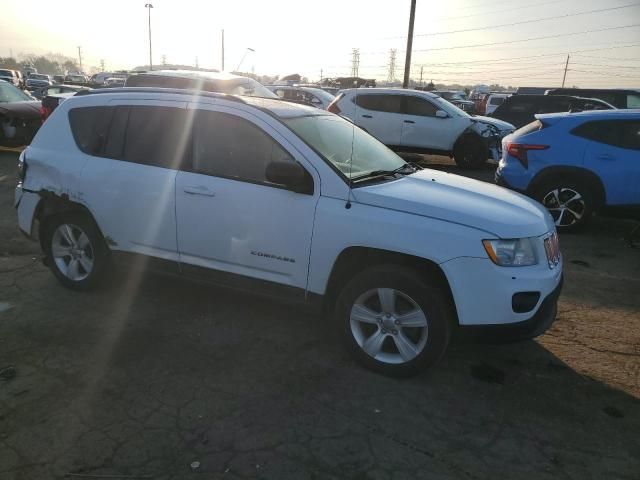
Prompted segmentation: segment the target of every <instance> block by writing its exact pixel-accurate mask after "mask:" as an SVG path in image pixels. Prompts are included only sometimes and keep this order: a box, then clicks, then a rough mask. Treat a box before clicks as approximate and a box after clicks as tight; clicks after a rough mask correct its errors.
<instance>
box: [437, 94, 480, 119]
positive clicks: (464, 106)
mask: <svg viewBox="0 0 640 480" xmlns="http://www.w3.org/2000/svg"><path fill="white" fill-rule="evenodd" d="M431 93H433V94H435V95H438V96H439V97H442V98H444V99H445V100H448V101H449V102H451V103H453V104H454V105H455V106H456V107H458V108H459V109H461V110H464V111H465V112H467V113H468V114H469V115H473V114H474V113H476V104H475V102H473V101H471V100H469V99H468V98H467V96H466V94H465V93H464V92H461V91H456V90H433V91H432V92H431Z"/></svg>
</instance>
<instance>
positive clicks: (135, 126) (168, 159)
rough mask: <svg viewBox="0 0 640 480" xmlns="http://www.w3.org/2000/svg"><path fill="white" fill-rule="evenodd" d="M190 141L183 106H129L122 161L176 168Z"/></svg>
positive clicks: (182, 158) (180, 163)
mask: <svg viewBox="0 0 640 480" xmlns="http://www.w3.org/2000/svg"><path fill="white" fill-rule="evenodd" d="M115 126H116V128H117V125H115ZM110 135H111V134H110ZM189 143H190V141H189V131H188V126H187V114H186V111H185V110H184V109H182V108H172V107H151V106H131V107H129V121H128V123H127V130H126V133H125V138H124V148H123V151H122V160H125V161H127V162H134V163H142V164H144V165H153V166H156V167H163V168H172V169H179V168H180V167H181V166H182V164H183V160H184V158H185V156H186V154H187V153H188V152H187V150H188V148H189Z"/></svg>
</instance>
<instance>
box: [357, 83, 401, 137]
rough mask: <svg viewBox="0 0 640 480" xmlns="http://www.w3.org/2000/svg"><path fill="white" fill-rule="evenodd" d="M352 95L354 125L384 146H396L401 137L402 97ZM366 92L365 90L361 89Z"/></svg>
mask: <svg viewBox="0 0 640 480" xmlns="http://www.w3.org/2000/svg"><path fill="white" fill-rule="evenodd" d="M358 90H359V89H356V91H355V93H354V98H353V100H354V103H355V104H356V108H355V112H354V116H355V118H354V123H355V124H356V125H358V126H359V127H362V128H363V129H365V130H366V131H367V132H368V133H370V134H371V135H373V136H374V137H376V138H377V139H378V140H380V141H381V142H382V143H384V144H385V145H389V146H398V145H400V138H401V136H402V116H403V115H402V95H389V94H388V93H384V94H378V93H362V94H360V92H359V91H358ZM362 90H366V89H362Z"/></svg>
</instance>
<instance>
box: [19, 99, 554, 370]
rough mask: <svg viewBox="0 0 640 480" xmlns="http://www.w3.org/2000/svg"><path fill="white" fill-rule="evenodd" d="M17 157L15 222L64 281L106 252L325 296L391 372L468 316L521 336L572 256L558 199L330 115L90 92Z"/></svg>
mask: <svg viewBox="0 0 640 480" xmlns="http://www.w3.org/2000/svg"><path fill="white" fill-rule="evenodd" d="M185 126H186V127H185ZM20 162H21V163H20V164H21V181H20V184H19V185H18V186H17V188H16V197H15V206H16V208H17V210H18V220H19V225H20V228H21V230H22V231H23V232H24V233H25V234H27V235H32V234H33V233H34V231H35V230H36V228H35V227H34V224H35V223H36V222H37V224H38V227H37V230H38V231H39V238H40V241H41V246H42V249H43V251H44V253H45V258H46V262H47V264H48V265H49V267H50V268H51V270H52V272H53V274H54V275H55V276H56V277H57V278H58V280H60V282H61V283H63V284H64V285H65V286H67V287H70V288H74V289H79V290H83V289H88V288H92V287H95V286H96V285H97V284H98V283H99V282H100V280H101V279H102V278H103V276H104V274H105V272H106V270H107V268H108V265H109V262H110V261H111V260H116V259H117V257H121V256H122V255H123V254H139V255H142V256H145V257H148V261H149V263H150V264H156V263H157V264H158V265H159V266H162V267H163V268H168V269H169V270H170V271H173V272H175V273H176V274H177V273H180V274H182V275H186V276H190V277H193V278H198V279H202V280H208V281H211V282H213V283H218V284H222V285H224V286H227V287H229V286H236V287H238V288H244V289H248V290H250V291H253V292H261V293H264V294H270V295H274V296H279V297H282V298H287V299H290V300H293V301H300V302H304V303H307V304H311V305H322V306H323V307H324V308H325V310H326V311H327V312H333V314H334V315H335V318H336V320H337V322H338V324H339V326H340V329H341V332H342V336H343V338H344V341H345V342H346V344H347V347H348V349H349V350H350V352H351V353H352V354H353V355H354V357H355V358H356V359H357V360H358V361H360V362H361V363H362V364H363V365H365V366H367V367H369V368H371V369H373V370H376V371H379V372H383V373H386V374H390V375H409V374H413V373H416V372H418V371H419V370H421V369H423V368H425V367H427V366H430V365H432V364H434V363H436V362H437V361H438V359H439V358H440V357H441V356H442V355H443V354H444V352H445V350H446V348H447V345H448V342H449V338H450V335H451V332H452V329H453V328H454V326H456V325H458V324H459V325H481V326H483V327H486V328H493V329H497V330H501V331H504V332H507V333H508V335H509V336H510V337H511V338H513V339H524V338H531V337H533V336H536V335H539V334H541V333H542V332H544V331H545V330H546V329H547V328H548V327H549V326H550V325H551V323H552V322H553V320H554V318H555V314H556V301H557V297H558V295H559V292H560V288H561V281H562V258H561V255H560V252H559V249H558V242H557V235H556V233H555V227H554V224H553V220H552V218H551V216H550V215H549V214H548V212H546V211H545V210H544V209H543V208H542V207H541V206H540V205H539V204H537V203H536V202H533V201H532V200H530V199H527V198H526V197H524V196H521V195H519V194H517V193H513V192H509V191H508V190H506V189H502V188H498V187H496V186H493V185H488V184H485V183H482V182H477V181H474V180H470V179H466V178H462V177H457V176H453V175H449V174H446V173H442V172H437V171H431V170H421V169H419V168H417V167H414V166H412V165H410V164H408V163H406V162H404V161H403V160H402V159H401V158H400V157H398V156H397V155H396V154H395V153H393V152H392V151H390V150H389V149H387V148H386V147H384V145H382V144H381V143H379V142H378V141H377V140H375V139H374V138H373V137H371V136H370V135H368V134H367V133H366V132H364V131H362V130H361V129H359V128H355V127H354V126H353V124H351V123H350V122H348V121H346V120H345V119H342V118H340V117H338V116H335V115H332V114H330V113H328V112H326V111H322V110H319V109H314V108H311V107H304V106H300V105H295V104H291V103H285V102H281V101H274V100H269V99H262V98H251V97H239V96H228V95H222V94H212V93H206V92H195V91H185V90H170V91H168V90H166V89H155V90H154V89H127V88H125V89H121V90H120V91H109V90H102V91H91V92H88V93H86V94H84V95H81V96H75V97H72V98H70V99H69V100H67V101H65V102H64V103H62V104H61V105H60V106H59V107H58V109H57V110H56V111H55V112H54V114H53V115H52V116H51V117H50V119H49V120H48V121H47V122H46V123H45V124H44V125H43V127H42V129H41V130H40V131H39V133H38V135H37V136H36V138H35V139H34V141H33V143H32V144H31V146H30V147H29V148H27V149H26V150H25V151H24V152H23V153H22V155H21V156H20ZM312 239H313V242H312Z"/></svg>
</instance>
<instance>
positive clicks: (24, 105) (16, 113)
mask: <svg viewBox="0 0 640 480" xmlns="http://www.w3.org/2000/svg"><path fill="white" fill-rule="evenodd" d="M0 113H2V114H5V115H6V114H10V115H11V116H13V117H18V118H24V119H32V118H40V102H37V101H36V102H32V101H25V102H10V103H0Z"/></svg>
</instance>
